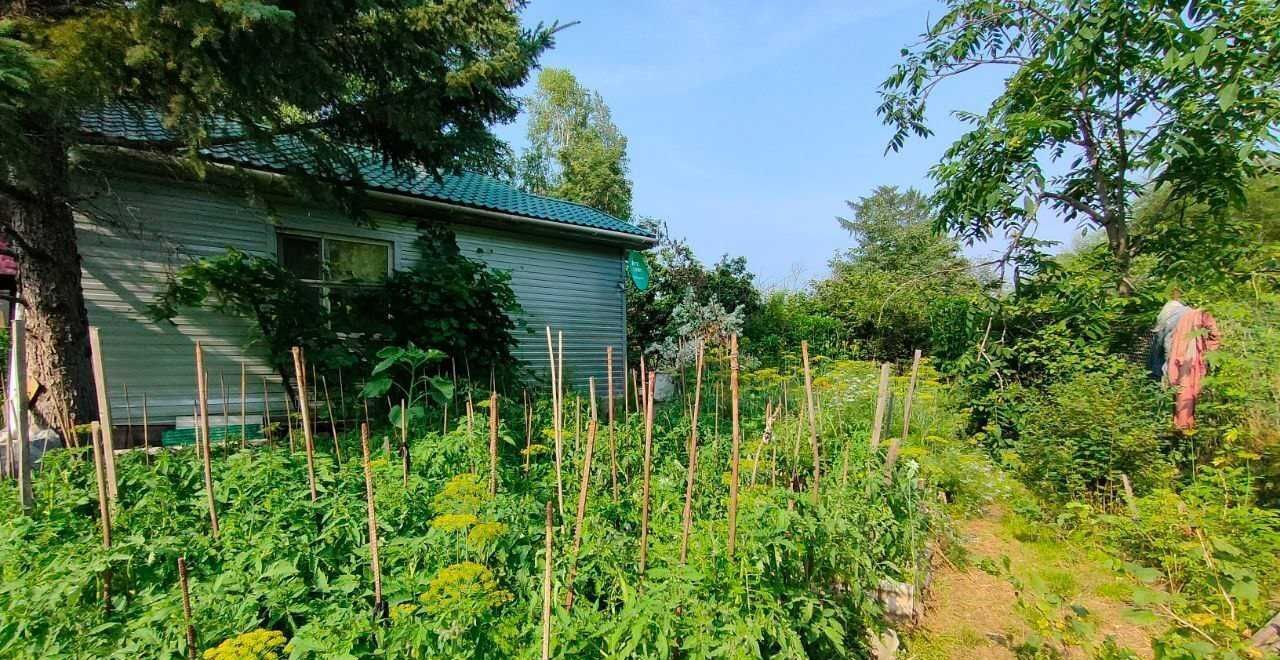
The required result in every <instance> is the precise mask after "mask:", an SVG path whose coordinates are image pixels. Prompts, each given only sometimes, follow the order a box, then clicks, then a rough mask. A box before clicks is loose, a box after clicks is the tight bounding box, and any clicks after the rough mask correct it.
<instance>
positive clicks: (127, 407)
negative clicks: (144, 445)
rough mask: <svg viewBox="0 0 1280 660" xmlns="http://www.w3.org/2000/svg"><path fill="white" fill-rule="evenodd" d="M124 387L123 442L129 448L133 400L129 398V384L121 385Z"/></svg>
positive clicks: (130, 445) (131, 445) (131, 446)
mask: <svg viewBox="0 0 1280 660" xmlns="http://www.w3.org/2000/svg"><path fill="white" fill-rule="evenodd" d="M121 387H122V388H123V389H124V414H125V423H126V424H127V425H126V426H125V436H124V443H125V445H127V446H128V447H129V448H131V449H132V448H133V401H131V400H130V399H129V384H128V383H125V384H123V385H121Z"/></svg>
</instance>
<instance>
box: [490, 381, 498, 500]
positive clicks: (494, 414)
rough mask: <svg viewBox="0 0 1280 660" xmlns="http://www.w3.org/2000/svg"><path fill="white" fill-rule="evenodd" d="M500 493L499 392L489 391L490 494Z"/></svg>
mask: <svg viewBox="0 0 1280 660" xmlns="http://www.w3.org/2000/svg"><path fill="white" fill-rule="evenodd" d="M497 494H498V392H497V391H496V390H495V391H492V392H490V393H489V496H490V497H492V496H494V495H497Z"/></svg>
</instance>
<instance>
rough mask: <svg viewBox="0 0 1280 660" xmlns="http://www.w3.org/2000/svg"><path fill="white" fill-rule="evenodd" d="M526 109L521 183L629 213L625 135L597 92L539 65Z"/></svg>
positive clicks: (612, 211)
mask: <svg viewBox="0 0 1280 660" xmlns="http://www.w3.org/2000/svg"><path fill="white" fill-rule="evenodd" d="M528 112H529V148H528V149H527V150H526V151H525V152H524V154H523V155H522V157H521V159H520V163H519V174H520V179H521V183H522V185H523V186H524V187H525V188H526V189H527V190H529V191H530V192H534V193H538V194H540V195H551V196H553V197H559V198H562V199H568V200H571V201H575V202H579V203H582V204H586V205H587V206H590V207H592V208H596V209H599V210H601V211H604V212H606V213H610V214H613V215H614V216H617V217H619V218H630V217H631V180H630V179H629V178H627V175H628V166H627V138H626V136H624V135H623V134H622V132H621V131H620V130H618V127H617V126H616V125H614V123H613V118H612V115H611V114H610V112H609V106H608V105H606V104H605V102H604V99H603V98H602V97H601V96H600V94H599V93H597V92H593V91H591V90H589V89H587V88H585V87H583V86H582V85H581V84H580V83H579V82H578V79H577V78H576V77H574V75H573V74H572V73H570V72H569V71H567V70H565V69H544V70H543V71H542V73H540V74H538V86H537V90H536V91H535V92H534V95H533V97H532V98H531V99H529V103H528Z"/></svg>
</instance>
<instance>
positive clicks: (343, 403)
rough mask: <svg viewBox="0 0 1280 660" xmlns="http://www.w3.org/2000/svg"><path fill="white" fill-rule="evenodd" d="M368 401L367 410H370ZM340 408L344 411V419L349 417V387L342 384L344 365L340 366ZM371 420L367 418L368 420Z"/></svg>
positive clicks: (366, 403)
mask: <svg viewBox="0 0 1280 660" xmlns="http://www.w3.org/2000/svg"><path fill="white" fill-rule="evenodd" d="M368 406H369V404H368V402H365V410H366V412H367V411H368ZM338 410H341V411H342V419H344V420H345V419H346V418H347V388H346V386H345V385H343V384H342V367H338ZM368 421H369V420H367V419H366V420H365V422H368Z"/></svg>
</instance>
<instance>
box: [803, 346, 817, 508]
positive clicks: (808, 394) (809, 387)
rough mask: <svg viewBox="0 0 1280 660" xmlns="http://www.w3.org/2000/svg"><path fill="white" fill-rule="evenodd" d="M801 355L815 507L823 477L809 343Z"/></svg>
mask: <svg viewBox="0 0 1280 660" xmlns="http://www.w3.org/2000/svg"><path fill="white" fill-rule="evenodd" d="M800 354H801V357H802V358H803V359H804V393H805V400H806V402H807V405H808V409H809V444H810V445H812V447H813V505H814V506H817V505H818V501H819V499H820V498H821V489H820V488H819V484H818V479H819V478H820V477H821V475H822V461H821V460H820V459H821V455H820V454H819V452H818V416H817V414H816V413H815V412H814V409H813V372H812V371H811V370H810V369H809V342H807V341H802V342H800Z"/></svg>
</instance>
